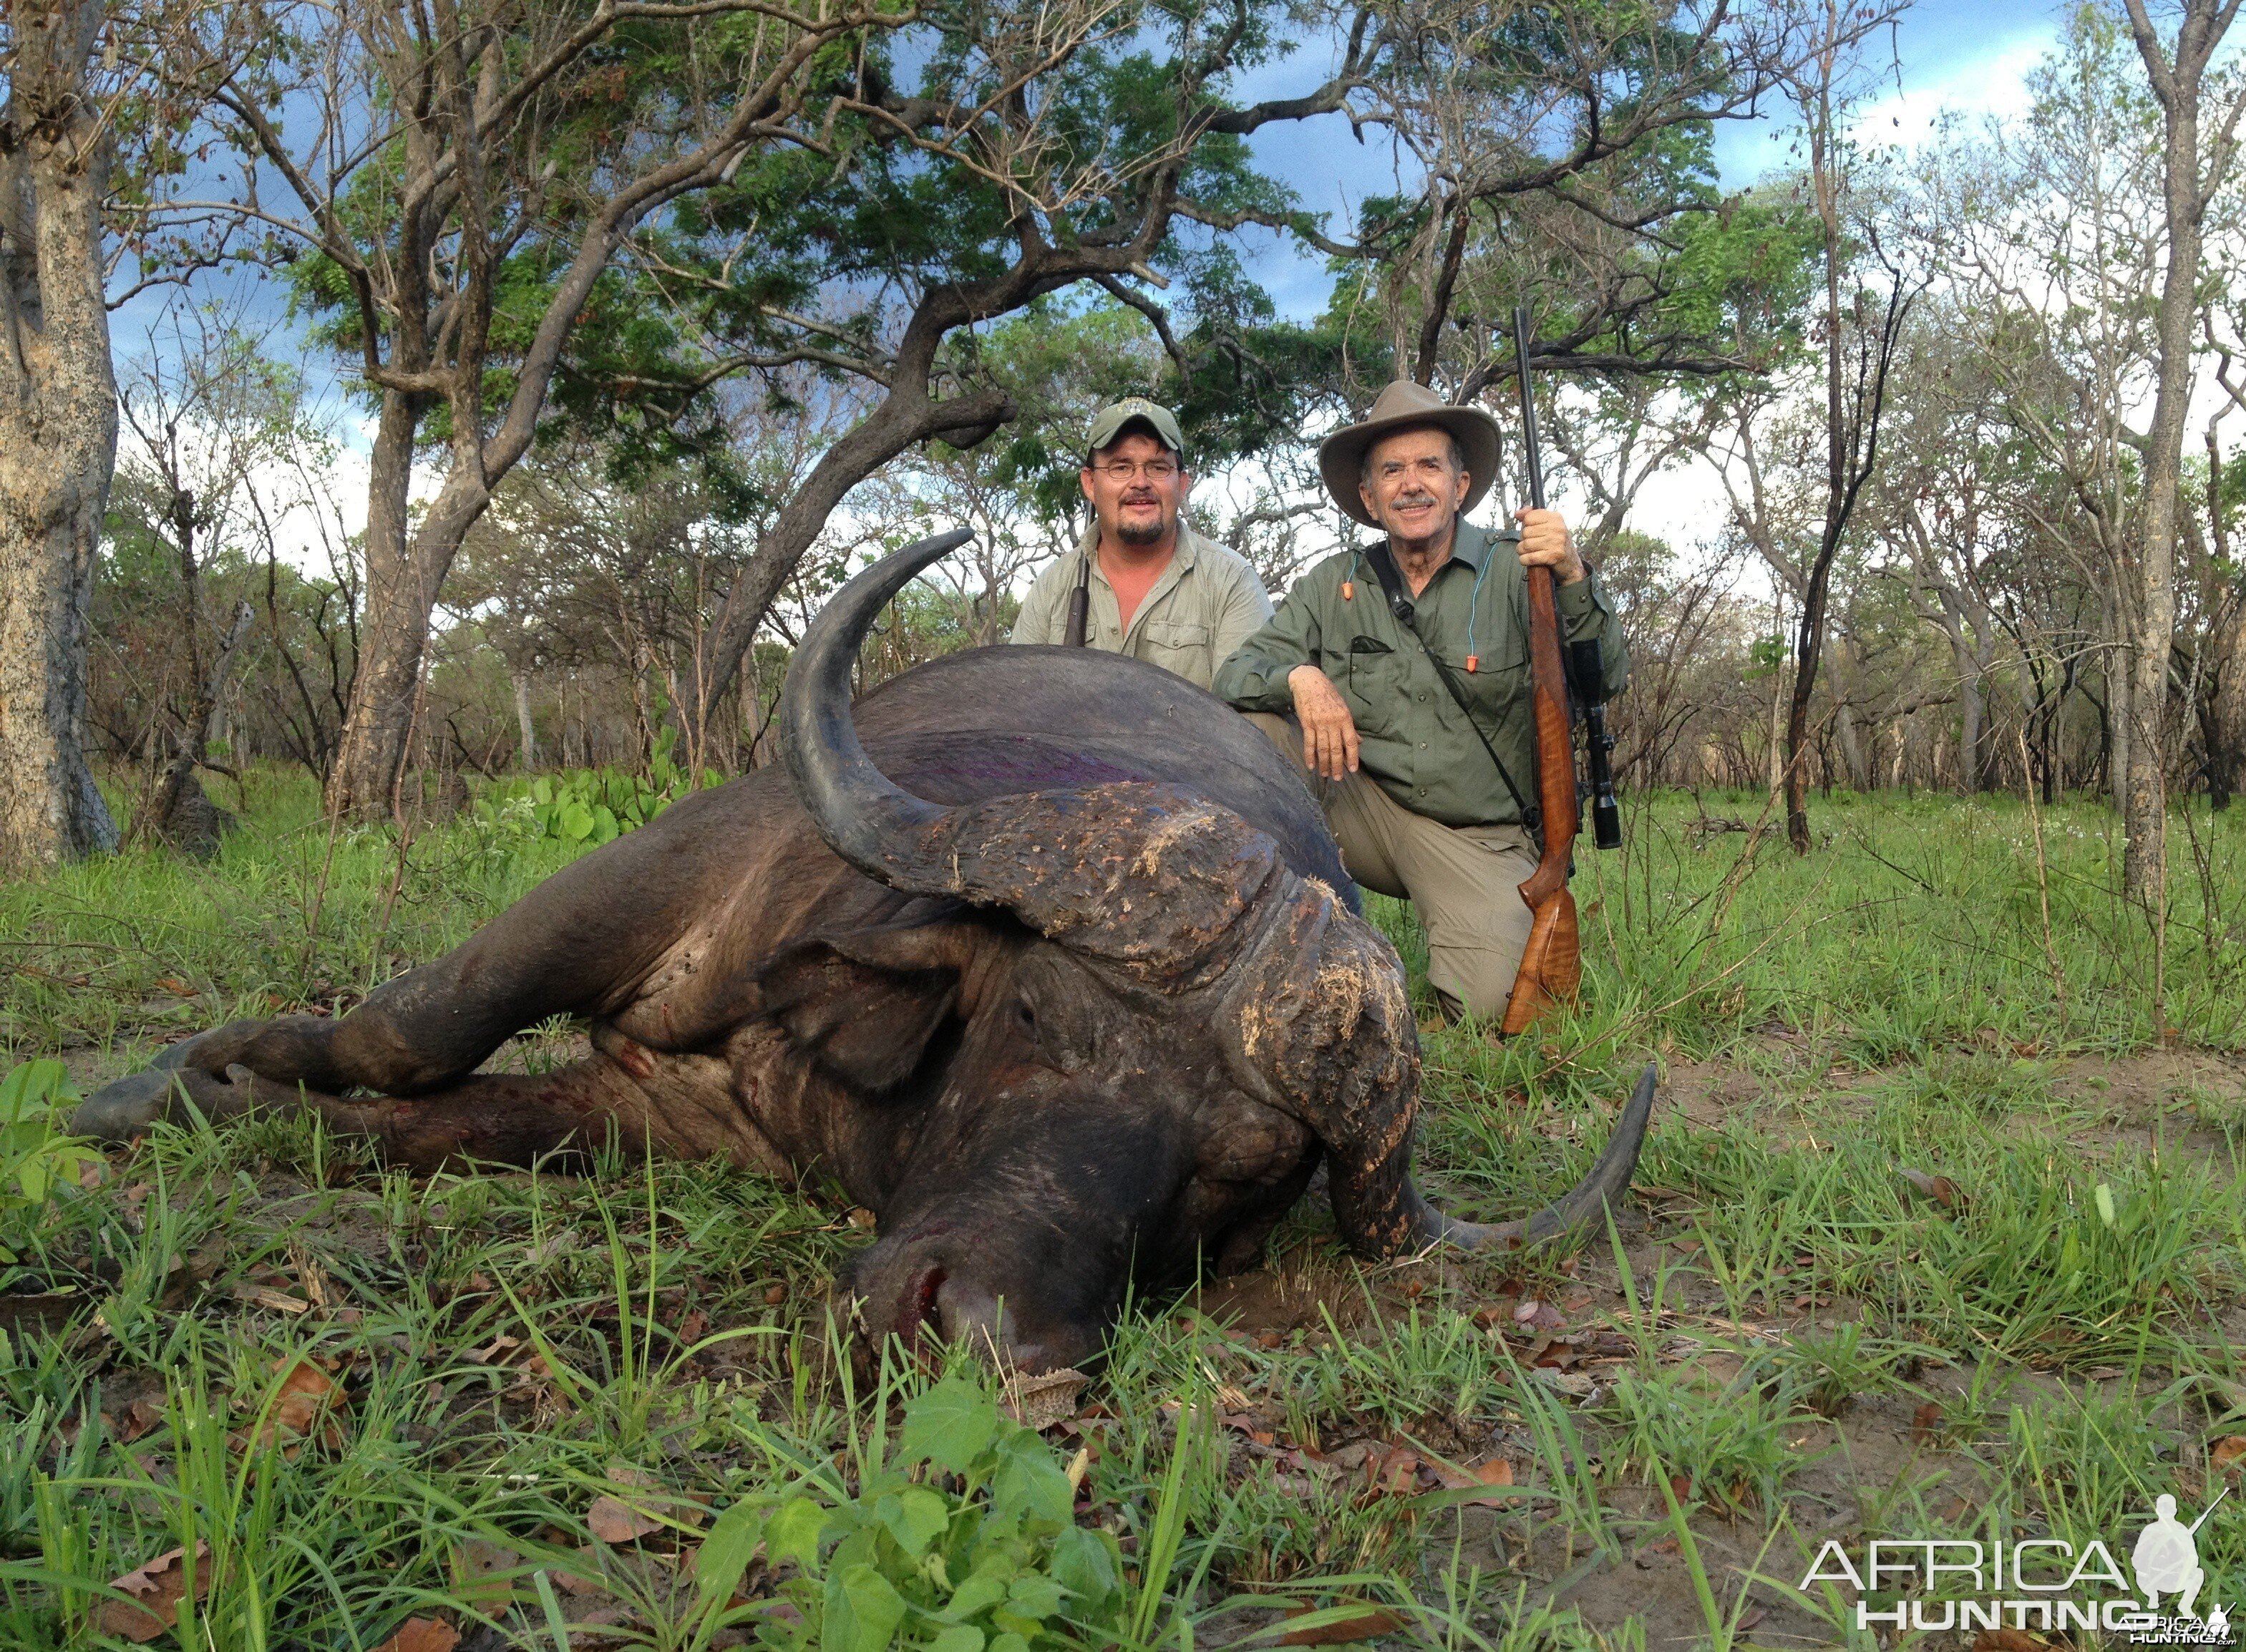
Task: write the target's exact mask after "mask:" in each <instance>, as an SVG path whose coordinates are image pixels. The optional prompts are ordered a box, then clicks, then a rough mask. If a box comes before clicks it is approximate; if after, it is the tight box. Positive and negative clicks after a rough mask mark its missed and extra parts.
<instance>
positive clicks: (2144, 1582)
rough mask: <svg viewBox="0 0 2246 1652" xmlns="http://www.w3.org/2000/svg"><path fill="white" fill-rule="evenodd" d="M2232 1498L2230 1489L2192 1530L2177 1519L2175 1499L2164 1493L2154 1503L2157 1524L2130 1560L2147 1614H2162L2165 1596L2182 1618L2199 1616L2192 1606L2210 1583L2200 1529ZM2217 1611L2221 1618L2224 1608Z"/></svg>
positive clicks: (2148, 1529)
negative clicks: (2172, 1598)
mask: <svg viewBox="0 0 2246 1652" xmlns="http://www.w3.org/2000/svg"><path fill="white" fill-rule="evenodd" d="M2229 1495H2230V1488H2229V1486H2227V1485H2226V1486H2224V1487H2223V1488H2222V1497H2218V1498H2216V1499H2215V1501H2214V1502H2212V1503H2209V1505H2208V1506H2207V1513H2204V1514H2202V1515H2201V1516H2200V1517H2199V1518H2198V1519H2195V1520H2194V1521H2193V1522H2192V1523H2191V1524H2190V1525H2189V1526H2186V1525H2185V1524H2184V1523H2183V1522H2182V1521H2181V1520H2179V1519H2176V1517H2175V1499H2174V1498H2172V1497H2169V1496H2168V1495H2167V1494H2166V1493H2165V1492H2163V1493H2162V1494H2161V1497H2160V1498H2159V1499H2156V1500H2155V1501H2154V1504H2153V1510H2154V1513H2153V1523H2152V1524H2151V1525H2150V1526H2147V1527H2146V1528H2145V1529H2144V1530H2143V1531H2142V1532H2141V1533H2139V1534H2138V1537H2137V1547H2136V1549H2135V1551H2134V1553H2132V1554H2131V1555H2130V1556H2129V1564H2130V1565H2131V1566H2132V1567H2135V1569H2136V1573H2137V1593H2138V1594H2141V1595H2143V1596H2144V1597H2145V1610H2146V1611H2147V1612H2157V1611H2159V1610H2160V1606H2161V1596H2162V1595H2163V1594H2173V1595H2175V1597H2176V1598H2175V1609H2176V1614H2177V1615H2178V1616H2180V1617H2188V1618H2195V1617H2197V1616H2198V1615H2199V1614H2198V1613H2196V1612H2195V1611H2193V1610H2192V1609H2191V1608H2192V1602H2194V1601H2196V1600H2198V1599H2199V1591H2200V1586H2201V1585H2202V1584H2203V1583H2205V1582H2206V1581H2207V1574H2206V1573H2205V1572H2203V1571H2202V1570H2200V1566H2199V1528H2200V1527H2201V1526H2204V1525H2206V1524H2207V1516H2208V1515H2209V1514H2212V1513H2215V1510H2216V1509H2218V1508H2220V1507H2221V1506H2222V1498H2223V1497H2228V1496H2229ZM2215 1611H2216V1612H2217V1613H2218V1614H2219V1613H2221V1612H2222V1607H2220V1606H2217V1607H2216V1608H2215ZM2226 1624H2227V1620H2226Z"/></svg>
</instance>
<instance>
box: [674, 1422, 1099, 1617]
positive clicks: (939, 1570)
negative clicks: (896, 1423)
mask: <svg viewBox="0 0 2246 1652" xmlns="http://www.w3.org/2000/svg"><path fill="white" fill-rule="evenodd" d="M1075 1504H1076V1485H1075V1483H1074V1481H1073V1480H1072V1479H1071V1478H1070V1476H1069V1474H1068V1473H1066V1472H1064V1471H1063V1470H1062V1468H1061V1466H1060V1464H1059V1463H1058V1461H1057V1460H1056V1458H1055V1457H1054V1454H1053V1451H1052V1447H1051V1446H1049V1445H1046V1444H1045V1441H1044V1440H1042V1439H1040V1438H1038V1436H1037V1435H1036V1434H1035V1433H1034V1432H1032V1431H1031V1430H1029V1429H1027V1428H1024V1426H1022V1424H1019V1423H1017V1422H1014V1421H1012V1420H1011V1418H1007V1417H1002V1416H1001V1415H1000V1413H999V1411H998V1408H997V1404H996V1403H995V1402H994V1401H993V1400H992V1399H991V1397H990V1396H989V1395H988V1394H986V1393H984V1392H983V1391H982V1390H980V1389H978V1388H977V1386H976V1385H975V1384H974V1383H971V1382H969V1381H967V1380H966V1379H964V1378H962V1377H950V1378H948V1379H946V1380H945V1381H944V1382H943V1383H938V1384H937V1385H936V1387H934V1388H932V1389H930V1390H928V1391H927V1392H926V1393H924V1394H922V1395H921V1396H919V1397H917V1398H915V1399H914V1400H912V1401H910V1402H909V1403H908V1404H907V1405H906V1406H905V1411H904V1429H903V1432H902V1435H901V1436H900V1437H899V1439H898V1442H897V1451H896V1455H895V1458H892V1459H890V1460H889V1461H888V1463H886V1464H881V1465H877V1466H874V1467H871V1468H869V1470H868V1472H866V1473H865V1474H863V1475H862V1476H861V1480H860V1484H859V1486H858V1489H857V1492H856V1493H855V1495H844V1494H841V1491H840V1488H839V1487H836V1486H834V1485H823V1486H822V1485H817V1484H814V1485H811V1486H808V1487H807V1488H805V1490H804V1491H803V1492H800V1493H799V1494H797V1495H794V1496H791V1497H786V1498H785V1499H770V1500H760V1499H750V1500H747V1501H745V1502H742V1503H739V1504H736V1505H735V1506H733V1507H732V1508H731V1509H729V1510H727V1511H726V1512H725V1514H724V1515H722V1516H720V1517H719V1519H718V1522H717V1524H716V1526H714V1527H713V1529H712V1531H711V1535H710V1539H709V1540H708V1541H707V1542H706V1543H705V1544H704V1546H703V1548H702V1553H701V1556H700V1558H699V1560H698V1561H697V1564H696V1578H697V1581H698V1585H699V1587H701V1588H702V1589H703V1590H704V1591H705V1593H706V1594H708V1595H710V1596H712V1597H716V1598H722V1594H720V1592H721V1591H724V1592H730V1591H731V1590H732V1587H734V1584H735V1583H736V1582H737V1581H738V1580H739V1578H740V1576H741V1574H742V1573H743V1571H744V1570H745V1568H746V1567H747V1565H748V1563H749V1560H750V1557H751V1555H752V1553H753V1551H754V1550H755V1548H756V1546H757V1545H758V1544H759V1542H761V1543H762V1544H763V1545H764V1546H765V1552H766V1556H767V1558H768V1559H769V1560H771V1562H772V1563H773V1564H774V1565H779V1564H780V1563H782V1562H784V1561H792V1562H793V1564H794V1566H795V1567H796V1568H797V1569H796V1572H795V1574H794V1576H793V1578H791V1579H789V1580H788V1581H786V1582H785V1583H783V1584H782V1585H781V1586H780V1594H781V1597H782V1598H783V1599H784V1600H786V1601H787V1602H788V1603H789V1604H791V1605H792V1606H793V1607H794V1608H796V1610H797V1611H799V1612H800V1614H801V1617H800V1620H796V1621H782V1619H781V1617H780V1616H779V1615H772V1614H769V1613H767V1614H766V1615H765V1616H764V1619H763V1621H762V1623H761V1626H760V1627H759V1630H758V1635H759V1640H760V1641H761V1642H763V1643H764V1644H766V1645H768V1646H772V1647H784V1648H788V1649H797V1648H812V1647H817V1648H820V1649H824V1652H881V1649H882V1648H885V1647H890V1646H896V1647H921V1648H926V1649H929V1652H1031V1649H1034V1648H1038V1647H1073V1646H1079V1645H1082V1644H1084V1643H1085V1642H1086V1641H1087V1640H1090V1641H1092V1642H1097V1643H1102V1644H1113V1642H1115V1641H1117V1640H1119V1639H1120V1638H1122V1637H1123V1635H1124V1633H1125V1631H1126V1628H1127V1627H1128V1626H1127V1625H1126V1611H1125V1607H1126V1591H1125V1587H1124V1578H1123V1560H1122V1554H1121V1552H1120V1549H1119V1547H1117V1544H1116V1541H1115V1540H1114V1538H1113V1537H1112V1536H1110V1535H1109V1534H1108V1533H1106V1532H1096V1531H1088V1530H1086V1529H1085V1528H1084V1527H1082V1526H1079V1525H1077V1524H1076V1521H1075V1518H1074V1516H1075Z"/></svg>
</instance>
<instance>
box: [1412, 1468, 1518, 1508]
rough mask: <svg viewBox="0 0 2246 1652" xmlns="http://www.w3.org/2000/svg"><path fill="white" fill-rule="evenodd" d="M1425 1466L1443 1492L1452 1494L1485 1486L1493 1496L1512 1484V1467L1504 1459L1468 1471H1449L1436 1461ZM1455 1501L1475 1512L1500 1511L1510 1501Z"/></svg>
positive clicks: (1487, 1498)
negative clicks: (1446, 1490) (1486, 1509)
mask: <svg viewBox="0 0 2246 1652" xmlns="http://www.w3.org/2000/svg"><path fill="white" fill-rule="evenodd" d="M1427 1466H1428V1467H1429V1468H1431V1469H1433V1471H1434V1474H1435V1478H1436V1479H1439V1480H1440V1481H1441V1482H1442V1483H1443V1485H1444V1486H1445V1487H1446V1489H1448V1490H1450V1491H1453V1492H1464V1491H1469V1490H1472V1489H1474V1488H1475V1487H1477V1486H1487V1487H1488V1488H1489V1489H1490V1490H1491V1491H1493V1492H1494V1491H1496V1490H1498V1489H1500V1488H1501V1487H1503V1486H1508V1485H1512V1484H1513V1464H1512V1461H1511V1459H1510V1458H1502V1457H1493V1458H1490V1459H1489V1460H1488V1461H1487V1462H1486V1463H1477V1464H1475V1465H1474V1466H1473V1467H1472V1468H1464V1469H1460V1468H1453V1467H1452V1466H1451V1465H1449V1464H1448V1463H1446V1462H1444V1461H1443V1460H1442V1459H1441V1458H1429V1459H1428V1461H1427ZM1459 1500H1460V1502H1461V1503H1463V1504H1465V1505H1467V1506H1470V1507H1475V1508H1503V1507H1505V1506H1508V1505H1509V1504H1510V1503H1511V1502H1512V1501H1513V1499H1511V1498H1507V1497H1467V1498H1461V1499H1459Z"/></svg>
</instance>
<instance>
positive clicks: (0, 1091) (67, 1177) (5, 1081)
mask: <svg viewBox="0 0 2246 1652" xmlns="http://www.w3.org/2000/svg"><path fill="white" fill-rule="evenodd" d="M78 1099H79V1098H78V1090H77V1088H76V1086H74V1085H73V1084H71V1080H70V1072H69V1070H68V1069H66V1068H65V1066H64V1065H63V1064H62V1063H61V1062H59V1061H27V1062H25V1063H24V1064H22V1065H21V1066H19V1067H17V1069H16V1070H15V1071H12V1072H10V1074H9V1075H8V1076H7V1077H6V1078H0V1263H12V1262H13V1261H15V1260H16V1253H15V1248H14V1247H15V1246H16V1245H17V1244H19V1243H22V1242H24V1238H25V1236H26V1235H27V1234H28V1232H29V1229H30V1227H31V1226H32V1225H33V1224H34V1223H36V1222H37V1220H38V1218H39V1216H40V1214H42V1213H43V1212H44V1210H45V1209H46V1207H47V1206H48V1204H49V1202H50V1201H51V1200H52V1199H53V1198H54V1196H55V1193H56V1192H57V1190H58V1189H60V1188H75V1187H76V1186H78V1174H79V1173H80V1172H81V1171H83V1170H84V1169H85V1166H88V1165H92V1164H99V1162H100V1161H101V1155H100V1154H99V1152H95V1151H94V1150H93V1148H92V1147H91V1146H88V1145H87V1144H86V1143H85V1142H84V1141H82V1140H80V1139H78V1138H77V1137H75V1136H72V1135H71V1134H70V1133H69V1132H67V1131H66V1130H65V1129H63V1128H62V1127H61V1126H62V1121H63V1120H65V1119H66V1118H68V1117H69V1114H70V1112H71V1109H72V1108H75V1107H76V1106H77V1105H78Z"/></svg>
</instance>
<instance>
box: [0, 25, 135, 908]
mask: <svg viewBox="0 0 2246 1652" xmlns="http://www.w3.org/2000/svg"><path fill="white" fill-rule="evenodd" d="M101 19H102V9H101V7H100V6H99V4H95V3H86V0H78V3H46V4H39V3H25V4H19V5H17V7H16V8H15V9H14V12H13V17H12V21H13V24H14V26H15V47H16V52H15V61H14V62H13V64H12V65H9V86H8V101H7V106H6V108H5V110H4V112H0V868H5V869H10V870H14V871H28V870H30V869H31V868H34V867H46V866H52V865H55V864H56V863H58V862H59V861H62V860H69V859H71V858H74V857H76V856H78V855H84V854H89V853H98V852H105V851H107V850H110V849H113V848H115V847H116V846H117V826H116V823H115V822H114V821H113V820H112V819H110V814H109V809H108V806H106V805H105V804H104V803H103V801H102V799H101V793H100V792H99V791H97V790H96V789H95V787H94V784H93V774H92V771H91V770H90V769H89V768H88V767H87V766H86V761H85V671H86V609H87V607H88V605H89V604H90V602H92V595H93V568H94V560H95V557H96V554H98V552H99V548H100V544H101V516H102V511H103V509H104V507H105V506H106V504H107V502H108V499H109V479H110V474H111V472H112V469H113V468H114V466H115V464H116V459H117V385H116V380H115V379H114V377H112V374H111V371H110V361H109V315H108V311H107V309H106V308H105V305H104V303H103V294H102V263H101V211H102V205H103V201H104V197H105V195H106V194H107V193H108V187H109V161H110V153H111V139H110V138H109V137H108V135H107V133H106V130H105V126H104V125H103V122H102V119H101V114H100V111H99V109H98V108H97V107H95V106H94V105H92V103H91V102H89V101H87V100H86V99H85V68H86V64H87V61H88V59H89V58H90V57H91V55H92V51H93V47H94V42H95V40H96V38H97V36H98V34H99V29H100V26H101Z"/></svg>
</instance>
